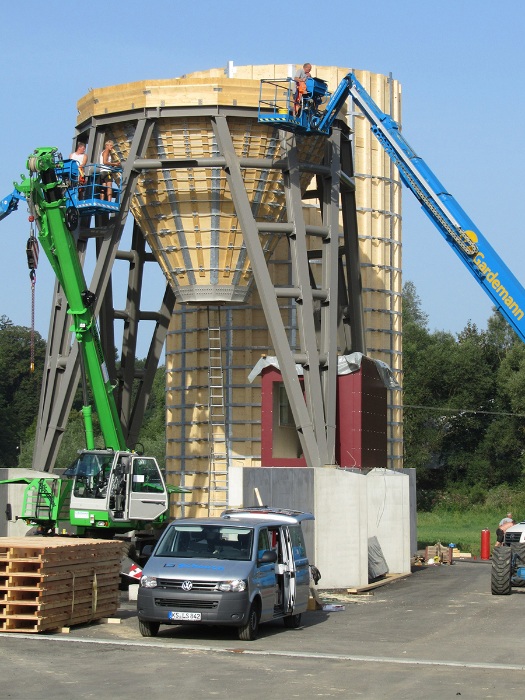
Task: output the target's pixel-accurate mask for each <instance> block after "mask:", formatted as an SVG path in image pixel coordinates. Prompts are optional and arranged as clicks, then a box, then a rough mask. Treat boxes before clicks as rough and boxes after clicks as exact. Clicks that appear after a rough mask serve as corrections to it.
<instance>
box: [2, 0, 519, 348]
mask: <svg viewBox="0 0 525 700" xmlns="http://www.w3.org/2000/svg"><path fill="white" fill-rule="evenodd" d="M248 12H249V14H248ZM524 41H525V3H524V2H523V1H522V0H499V1H498V2H494V1H493V0H441V2H433V3H431V2H429V1H428V0H402V1H401V2H392V1H391V0H375V1H374V2H363V0H349V1H346V2H342V1H341V0H334V1H333V2H331V3H320V2H312V1H311V0H305V1H304V0H303V2H294V3H291V2H290V3H285V2H282V0H266V2H264V3H259V4H258V5H253V4H249V3H246V2H245V1H244V0H243V1H241V0H224V1H223V2H212V1H210V0H200V1H199V2H194V3H191V2H190V3H188V2H180V1H179V0H153V2H150V3H144V2H141V1H139V0H127V1H126V2H121V3H108V2H101V1H100V0H92V2H90V3H88V5H86V4H84V3H83V4H80V3H64V2H63V0H60V1H59V0H48V1H47V2H46V3H30V4H29V5H27V4H26V5H24V6H21V7H20V8H16V7H14V8H13V9H12V11H11V12H10V13H9V16H7V15H6V13H5V12H4V19H3V20H2V22H1V23H0V66H1V70H2V111H1V116H0V125H1V128H0V152H1V154H2V157H1V159H0V196H4V195H5V194H8V193H9V192H11V191H12V189H13V185H12V183H13V181H14V180H16V179H18V178H19V175H20V173H22V172H24V171H25V162H26V159H27V156H28V154H29V153H30V152H31V151H32V150H33V149H34V148H35V147H37V146H57V147H58V148H59V149H60V150H61V151H62V152H63V153H64V154H67V153H69V152H70V150H71V143H72V136H73V130H74V125H75V119H76V103H77V100H78V99H79V98H81V97H82V96H84V95H85V94H86V93H87V92H88V90H89V89H90V88H92V87H103V86H107V85H116V84H119V83H125V82H132V81H136V80H142V79H156V78H170V77H176V76H180V75H182V74H184V73H188V72H192V71H196V70H204V69H207V68H213V67H221V66H225V65H226V63H227V62H228V61H229V60H232V61H233V62H234V63H235V64H237V65H246V64H266V63H284V64H289V63H297V64H302V63H303V62H305V61H310V62H311V63H313V64H318V65H326V66H330V65H333V66H348V67H351V68H357V69H366V70H370V71H374V72H378V73H384V74H389V73H392V74H393V76H394V77H395V78H397V79H398V80H399V81H400V82H401V84H402V86H403V133H404V135H405V138H406V139H407V140H408V142H409V143H410V145H411V146H412V147H413V148H414V149H415V150H416V151H417V152H418V154H419V155H420V156H421V157H422V158H424V159H425V161H426V162H427V164H428V165H429V166H430V168H431V169H432V170H433V171H434V172H435V174H436V175H437V176H438V178H439V179H440V180H441V182H442V183H443V184H444V186H445V187H446V188H447V189H448V191H449V192H451V193H452V194H453V195H454V196H455V198H456V199H457V200H458V202H459V204H460V205H461V206H462V207H463V208H464V209H465V210H466V212H467V213H468V214H469V215H470V217H471V218H472V219H473V220H474V222H475V223H476V224H477V226H478V227H479V228H480V229H481V231H482V232H483V234H484V235H485V236H486V238H487V239H488V240H489V242H490V243H491V244H492V246H493V247H494V248H495V250H496V251H497V252H498V253H499V254H500V255H501V257H502V258H503V259H504V261H505V262H506V263H507V264H508V265H509V267H510V268H511V269H512V270H513V272H514V273H515V274H516V276H517V277H518V279H520V280H521V281H522V282H523V283H525V273H524V272H523V263H522V260H523V258H524V255H523V251H524V249H525V235H524V229H525V225H524V223H523V221H522V217H521V213H522V202H523V201H524V195H523V183H524V180H523V176H522V172H521V167H522V163H523V155H524V151H525V146H524V145H523V134H522V129H523V126H522V124H523V114H524V111H525V110H524V108H525V104H524V102H525V89H524V88H525V50H524V46H523V44H524ZM403 220H404V224H403V237H404V247H403V267H404V280H405V281H406V280H411V281H412V282H414V284H415V285H416V288H417V291H418V294H419V296H420V298H421V300H422V308H423V310H424V311H425V312H426V313H427V314H428V316H429V326H430V329H431V330H436V329H440V330H447V331H451V332H453V333H457V332H459V331H461V330H462V329H463V328H464V327H465V325H466V324H467V322H468V321H469V320H470V321H472V322H474V323H476V324H477V325H478V327H480V328H485V327H486V321H487V319H488V317H489V316H490V313H491V304H490V302H489V300H488V297H486V296H485V293H484V292H483V291H482V290H481V288H478V286H477V285H476V283H475V281H473V279H472V278H471V276H470V274H469V273H468V272H467V271H466V270H465V269H464V267H463V265H462V263H460V262H459V261H458V260H457V258H456V256H455V255H454V253H452V251H451V250H450V249H449V247H448V246H447V244H446V243H445V242H444V240H443V239H442V238H441V236H440V235H439V234H438V232H437V231H436V230H435V229H434V227H433V225H432V224H431V223H430V222H429V221H428V220H427V218H426V216H425V215H424V214H423V212H422V211H421V210H420V209H419V207H418V205H417V203H416V202H415V200H414V199H413V196H412V195H411V194H410V193H409V192H408V191H405V193H404V198H403ZM28 226H29V225H28V223H27V218H26V212H25V207H24V206H21V207H20V208H19V211H18V212H16V213H14V214H12V215H11V216H10V217H8V218H7V219H5V220H4V221H3V222H2V223H0V241H1V242H2V248H1V254H0V275H1V286H0V315H3V314H5V315H6V316H8V317H9V318H10V319H11V320H12V321H13V322H14V323H15V324H18V325H25V326H29V325H30V287H29V277H28V271H27V265H26V259H25V244H26V240H27V237H28V234H29V227H28ZM53 283H54V279H53V275H52V273H51V271H50V268H49V265H48V263H47V261H46V260H45V259H41V263H40V266H39V273H38V279H37V318H36V327H37V330H38V331H39V332H40V333H41V334H42V335H43V336H44V337H46V338H47V333H48V324H49V304H50V299H51V293H52V287H53ZM140 350H141V351H142V352H140V354H142V355H145V354H146V347H145V346H144V347H141V348H140Z"/></svg>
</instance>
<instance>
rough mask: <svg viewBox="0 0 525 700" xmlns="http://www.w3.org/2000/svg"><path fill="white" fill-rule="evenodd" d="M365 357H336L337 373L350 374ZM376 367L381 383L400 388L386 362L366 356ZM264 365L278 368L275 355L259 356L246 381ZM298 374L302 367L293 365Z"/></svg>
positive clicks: (355, 354)
mask: <svg viewBox="0 0 525 700" xmlns="http://www.w3.org/2000/svg"><path fill="white" fill-rule="evenodd" d="M363 357H365V355H363V353H361V352H352V353H350V355H340V356H339V357H338V358H337V374H352V372H357V371H359V369H360V368H361V361H362V359H363ZM368 359H370V360H372V362H373V363H374V364H375V366H376V367H377V371H378V372H379V376H380V377H381V379H382V381H383V384H384V385H385V386H386V388H387V389H400V388H401V387H400V386H399V384H398V383H397V381H396V380H395V378H394V374H393V372H392V370H391V369H390V367H389V366H388V365H387V364H386V362H381V360H373V359H372V358H368ZM266 367H275V368H276V369H279V362H278V360H277V358H276V357H273V356H271V355H268V356H267V357H261V359H260V360H259V361H258V362H257V364H256V365H255V367H254V368H253V369H252V371H251V372H250V374H249V375H248V381H249V382H250V383H251V382H253V380H254V379H255V378H256V377H258V376H259V374H261V372H262V371H263V369H265V368H266ZM295 368H296V370H297V374H298V375H302V374H303V368H302V366H301V365H295Z"/></svg>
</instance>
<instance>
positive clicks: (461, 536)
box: [417, 507, 505, 557]
mask: <svg viewBox="0 0 525 700" xmlns="http://www.w3.org/2000/svg"><path fill="white" fill-rule="evenodd" d="M504 515H505V513H503V514H502V513H501V512H500V511H498V512H497V513H495V512H494V511H491V510H487V509H486V508H476V507H472V508H470V509H468V510H462V511H445V510H435V511H432V512H429V513H427V512H420V513H418V514H417V546H418V549H425V547H427V546H431V545H434V544H436V543H437V542H441V544H442V545H445V546H447V545H448V544H450V543H451V542H453V543H454V544H455V545H456V547H458V549H460V550H461V551H462V552H470V553H471V554H472V556H475V557H479V556H480V554H481V531H482V530H483V529H485V528H487V529H489V530H490V543H491V547H493V546H494V544H495V542H496V528H497V526H498V523H499V521H500V520H501V518H502V517H504Z"/></svg>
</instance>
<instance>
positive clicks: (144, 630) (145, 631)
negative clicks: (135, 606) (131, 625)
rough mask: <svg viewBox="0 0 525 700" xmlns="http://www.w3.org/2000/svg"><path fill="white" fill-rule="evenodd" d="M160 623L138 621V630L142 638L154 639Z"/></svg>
mask: <svg viewBox="0 0 525 700" xmlns="http://www.w3.org/2000/svg"><path fill="white" fill-rule="evenodd" d="M159 627H160V622H151V621H150V620H141V619H139V630H140V633H141V635H142V636H143V637H156V636H157V634H158V633H159Z"/></svg>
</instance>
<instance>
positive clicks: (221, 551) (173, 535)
mask: <svg viewBox="0 0 525 700" xmlns="http://www.w3.org/2000/svg"><path fill="white" fill-rule="evenodd" d="M252 546H253V530H252V529H251V528H247V527H231V526H220V525H172V526H171V527H169V528H168V530H167V531H166V533H165V535H164V537H163V538H162V540H161V541H160V542H159V546H158V548H157V551H156V552H155V556H157V557H181V558H187V559H233V560H236V561H250V559H251V558H252Z"/></svg>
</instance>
